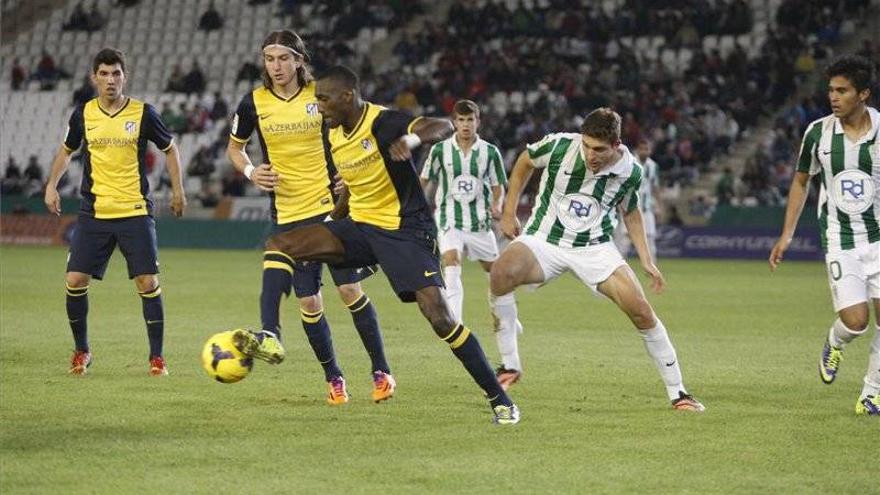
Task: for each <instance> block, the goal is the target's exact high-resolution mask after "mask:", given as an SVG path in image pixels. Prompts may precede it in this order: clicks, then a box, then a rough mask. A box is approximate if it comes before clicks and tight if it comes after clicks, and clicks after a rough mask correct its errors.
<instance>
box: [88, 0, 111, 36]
mask: <svg viewBox="0 0 880 495" xmlns="http://www.w3.org/2000/svg"><path fill="white" fill-rule="evenodd" d="M106 23H107V18H106V17H105V16H104V14H102V13H101V11H100V10H98V0H94V1H93V2H92V8H91V9H89V17H88V19H87V23H86V31H88V32H90V33H91V32H93V31H98V30H99V29H101V28H103V27H104V24H106Z"/></svg>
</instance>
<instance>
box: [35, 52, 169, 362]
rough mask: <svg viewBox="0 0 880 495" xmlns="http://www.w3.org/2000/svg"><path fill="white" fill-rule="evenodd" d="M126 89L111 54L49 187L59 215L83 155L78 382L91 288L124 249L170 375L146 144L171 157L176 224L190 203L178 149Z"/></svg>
mask: <svg viewBox="0 0 880 495" xmlns="http://www.w3.org/2000/svg"><path fill="white" fill-rule="evenodd" d="M125 82H126V75H125V56H124V55H123V54H122V52H120V51H118V50H114V49H112V48H105V49H103V50H101V51H100V52H98V54H97V55H96V56H95V58H94V61H93V62H92V83H93V84H94V85H95V88H96V89H97V92H98V96H97V97H96V98H93V99H91V100H89V101H87V102H86V103H84V104H81V105H78V106H77V107H76V109H75V110H74V111H73V114H72V115H71V117H70V121H69V123H68V128H67V136H66V137H65V139H64V144H63V145H62V146H61V149H59V150H58V153H57V154H56V155H55V160H54V161H53V162H52V171H51V172H50V174H49V181H48V183H47V184H46V195H45V202H46V207H47V208H48V209H49V211H50V212H52V213H55V214H59V215H60V214H61V200H60V198H59V196H58V189H57V187H58V181H59V180H60V179H61V176H62V175H64V172H65V171H66V170H67V167H68V165H69V164H70V155H71V154H72V153H73V152H74V151H75V150H77V149H79V148H80V147H82V154H83V157H84V161H83V167H84V170H83V178H82V185H81V187H80V190H81V192H82V202H81V206H80V212H79V218H78V220H77V225H76V231H75V233H74V235H73V239H72V240H71V243H70V253H69V255H68V260H67V276H66V277H65V281H66V283H67V317H68V319H69V321H70V328H71V330H72V331H73V340H74V344H75V347H76V350H75V351H74V353H73V358H72V359H71V363H70V370H69V372H70V373H71V374H74V375H83V374H85V373H86V370H87V369H88V367H89V365H90V364H91V362H92V354H91V352H90V350H89V341H88V336H87V326H86V317H87V316H88V311H89V301H88V295H87V293H88V289H89V282H90V281H91V279H92V277H94V278H96V279H98V280H100V279H101V278H102V277H103V276H104V271H105V270H106V269H107V262H108V261H109V260H110V255H111V254H113V250H114V249H115V248H116V246H117V245H118V246H119V250H120V251H122V254H123V256H125V261H126V263H127V264H128V276H129V278H133V279H134V283H135V285H136V286H137V291H138V294H140V297H141V302H142V304H143V311H144V320H145V321H146V324H147V336H148V337H149V341H150V357H149V359H150V371H149V373H150V375H153V376H163V375H167V374H168V369H167V368H166V366H165V359H164V358H163V357H162V339H163V335H164V320H165V316H164V310H163V308H162V295H161V294H162V289H161V288H159V277H158V273H159V262H158V248H157V244H156V223H155V221H154V220H153V203H152V201H150V198H149V184H148V182H147V171H146V163H145V161H144V156H145V153H146V149H147V141H152V142H153V144H155V145H156V146H157V147H158V148H159V149H160V150H162V152H164V153H165V164H166V166H167V167H168V175H169V176H170V177H171V190H172V196H171V211H172V212H173V213H174V215H175V216H178V217H179V216H181V215H182V214H183V210H184V208H185V207H186V197H185V196H184V193H183V185H182V184H183V180H182V176H181V174H180V157H179V154H178V151H177V145H175V144H174V140H173V138H172V136H171V134H170V133H169V132H168V129H166V127H165V124H164V123H163V122H162V119H161V118H160V117H159V113H158V112H157V111H156V109H155V108H153V107H152V106H151V105H148V104H146V103H144V102H142V101H138V100H135V99H134V98H131V97H128V96H125V95H124V94H123V91H124V89H125Z"/></svg>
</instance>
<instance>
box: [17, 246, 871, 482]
mask: <svg viewBox="0 0 880 495" xmlns="http://www.w3.org/2000/svg"><path fill="white" fill-rule="evenodd" d="M160 255H161V261H162V275H161V282H162V287H163V297H164V299H165V310H166V340H165V347H166V357H167V360H168V363H169V368H170V371H171V375H170V376H169V377H167V378H160V379H157V378H151V377H149V376H147V339H146V332H145V330H144V323H143V319H142V316H141V304H140V301H139V298H138V297H137V295H136V293H135V289H134V285H133V283H132V282H130V281H129V280H128V279H127V277H126V273H125V264H124V262H123V260H122V258H121V256H120V255H119V254H118V253H117V254H115V255H114V258H113V261H112V262H111V266H110V268H109V270H108V274H107V277H106V279H105V280H104V281H102V282H94V283H93V284H92V286H91V289H90V291H89V298H90V299H89V300H90V305H91V311H90V314H89V320H90V321H89V327H90V336H91V344H92V351H93V353H94V355H95V361H94V363H93V366H92V368H91V370H90V373H89V375H88V376H86V377H82V378H77V377H71V376H68V375H67V374H66V370H67V365H68V359H69V357H70V352H71V349H72V346H73V344H72V339H71V337H70V331H69V329H68V326H67V321H66V315H65V310H64V285H63V272H64V263H65V251H64V250H62V249H58V248H33V247H29V248H17V247H3V248H2V251H0V270H2V272H0V274H2V277H0V283H2V298H0V304H2V317H0V366H2V369H0V429H2V430H0V433H2V434H0V466H2V467H0V492H2V493H4V494H13V493H16V494H17V493H108V494H116V493H139V492H145V491H151V492H157V493H205V494H217V493H437V492H445V493H533V492H541V493H636V492H639V493H871V492H875V491H876V490H877V489H878V484H877V474H876V454H877V441H878V439H880V422H878V421H877V420H874V419H873V418H860V417H856V416H855V415H854V407H855V402H856V398H857V396H858V393H859V391H860V387H861V380H862V377H863V375H864V372H865V365H866V362H867V347H868V343H869V339H868V338H862V339H860V340H858V341H856V342H854V343H853V344H852V345H851V346H850V347H849V348H847V351H846V354H845V357H844V361H843V364H842V368H841V375H840V376H839V378H838V381H837V382H836V383H835V384H834V385H832V386H826V385H823V384H821V383H820V381H819V378H818V374H817V370H816V363H817V359H818V355H819V352H820V350H821V346H822V342H823V339H824V336H825V332H826V331H827V328H828V326H829V325H830V323H831V321H832V318H833V312H832V309H831V305H830V297H829V294H828V287H827V283H826V280H825V275H824V269H823V266H822V265H821V263H795V262H787V263H785V264H784V265H783V266H782V268H781V270H780V271H779V272H777V273H776V274H773V275H771V274H770V273H769V272H768V270H767V267H766V263H762V262H735V261H675V260H661V263H660V265H661V269H663V270H664V272H665V274H666V277H667V280H668V282H669V288H668V291H667V292H666V293H665V294H662V295H659V296H657V295H650V296H649V297H650V299H651V301H652V302H653V303H654V305H655V307H656V309H657V311H658V313H659V315H660V316H661V318H662V319H663V320H664V322H665V323H666V326H667V327H668V328H669V331H670V334H671V336H672V340H673V342H674V343H675V345H676V347H677V350H678V355H679V359H680V360H681V362H682V365H683V371H684V376H685V383H686V385H687V386H688V387H689V389H690V390H691V392H693V393H694V394H695V395H696V396H697V397H699V398H700V399H701V400H702V401H704V403H705V404H706V406H707V408H708V410H707V412H706V413H705V414H703V415H694V414H687V413H676V412H674V411H672V410H671V409H670V408H669V404H668V403H667V401H666V396H665V393H664V390H663V386H662V383H661V381H660V378H659V377H658V375H657V373H656V372H655V370H654V368H653V365H652V363H651V362H650V360H649V359H648V357H647V355H646V353H645V351H644V349H643V347H642V343H641V339H640V338H639V337H638V336H637V335H636V333H635V331H634V330H633V329H632V327H631V326H630V324H629V323H628V321H626V319H625V317H624V316H623V315H622V314H621V313H620V312H619V311H618V310H617V309H616V308H615V307H614V306H613V305H612V304H611V303H609V302H608V301H604V300H602V299H599V298H597V297H594V296H593V295H592V294H591V293H590V292H589V291H588V290H587V289H585V288H584V287H583V286H581V285H580V284H579V283H577V281H576V280H575V279H574V278H573V277H570V276H566V277H564V278H563V279H561V280H558V281H556V282H554V283H553V284H551V285H549V286H547V287H544V288H542V289H540V290H538V291H537V292H522V291H521V292H520V293H519V294H518V300H519V304H520V317H521V320H522V322H523V324H524V326H525V334H524V335H523V336H522V338H521V340H520V350H521V355H522V357H523V362H524V366H525V367H526V373H525V375H524V377H523V380H522V381H521V382H520V383H519V384H517V385H516V386H515V387H514V389H513V391H512V395H513V397H514V399H515V400H516V401H517V403H518V404H519V406H520V408H521V410H522V414H523V420H522V422H521V423H520V424H519V425H516V426H514V427H496V426H493V425H492V424H491V422H490V419H491V416H490V411H489V408H488V407H487V405H486V403H485V402H484V400H483V399H482V397H481V394H480V392H479V390H478V388H477V386H476V385H475V384H474V383H473V382H472V381H471V380H470V378H469V377H468V376H467V375H466V373H465V371H464V370H463V368H462V367H461V366H460V364H459V363H458V361H457V360H456V359H454V358H453V356H452V355H451V353H450V352H449V350H448V347H447V346H446V345H444V344H442V343H441V342H440V341H439V340H438V339H437V338H436V337H435V336H434V335H433V333H432V332H431V331H430V329H429V327H428V325H427V323H426V322H425V321H424V320H423V319H422V317H421V316H420V315H419V313H418V309H417V308H416V306H415V305H411V304H408V305H403V304H401V303H399V302H398V301H397V299H396V298H395V297H394V296H393V294H392V293H391V291H390V289H389V286H388V283H387V281H386V280H385V278H384V276H383V275H379V276H377V277H373V278H372V279H370V280H369V281H367V282H366V283H365V288H366V290H367V292H368V294H369V295H370V297H371V298H372V300H373V301H374V303H375V304H376V307H377V309H378V311H379V317H380V320H381V323H382V327H383V331H384V335H385V343H386V348H387V354H388V356H389V360H390V362H391V366H392V368H393V371H394V374H395V376H396V378H397V381H398V393H397V395H396V396H395V397H394V398H393V399H392V400H391V401H389V402H387V403H383V404H378V405H377V404H373V403H372V402H370V400H369V391H370V379H369V372H370V370H369V361H368V359H367V356H366V354H365V352H364V350H363V348H362V346H361V344H360V341H359V339H358V337H357V334H356V332H355V330H354V328H353V326H352V322H351V319H350V317H349V316H348V314H347V312H346V311H344V310H343V307H342V305H341V303H340V302H339V299H338V297H337V296H336V294H335V291H334V290H333V289H332V284H331V287H327V288H326V289H325V305H326V312H327V315H328V317H329V319H330V323H331V326H332V329H333V337H334V343H335V346H336V350H337V355H338V357H339V361H340V364H341V365H342V367H343V369H344V370H345V372H346V378H347V380H348V382H349V391H350V392H351V393H352V395H353V397H352V401H351V402H350V403H349V404H347V405H345V406H342V407H338V408H333V407H330V406H328V405H326V404H325V402H324V394H325V384H324V383H323V375H322V373H321V372H320V367H319V365H318V364H317V362H316V361H315V359H314V356H313V355H312V354H311V350H310V349H309V348H308V345H307V343H306V339H305V336H304V335H303V331H302V328H301V326H300V324H299V321H298V311H297V308H296V305H295V303H294V302H292V301H286V302H285V303H284V306H283V321H284V323H285V328H284V337H285V342H286V345H287V348H288V352H289V354H288V358H287V360H286V361H285V362H284V363H283V364H282V365H280V366H276V367H271V366H268V365H266V364H265V363H258V364H257V365H256V366H255V368H254V371H253V373H251V375H250V376H249V377H248V378H247V379H246V380H244V381H242V382H240V383H237V384H232V385H222V384H219V383H215V382H212V381H211V380H210V379H209V378H208V377H207V376H206V374H205V373H204V372H203V370H202V369H201V366H200V363H199V353H200V349H201V345H202V342H204V340H205V339H206V338H207V337H208V336H209V335H210V334H212V333H214V332H219V331H222V330H227V329H230V328H234V327H236V326H244V325H257V324H258V322H259V314H258V297H259V289H260V260H261V254H260V253H259V252H257V251H196V250H171V249H166V250H163V251H162V252H161V253H160ZM464 283H465V317H466V318H465V321H466V323H467V324H468V325H469V326H470V327H471V328H472V329H473V330H474V331H475V333H476V334H477V335H478V336H479V338H480V339H481V342H482V344H483V347H484V349H486V352H487V354H488V355H489V357H490V359H491V360H492V361H493V362H497V350H496V348H495V343H494V338H493V336H492V334H491V330H490V319H489V316H488V310H487V308H486V290H487V282H486V278H485V276H484V275H483V274H482V272H481V271H480V270H479V268H478V267H477V266H476V265H475V264H471V263H468V264H466V267H465V271H464ZM871 332H873V330H872V331H871Z"/></svg>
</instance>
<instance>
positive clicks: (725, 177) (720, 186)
mask: <svg viewBox="0 0 880 495" xmlns="http://www.w3.org/2000/svg"><path fill="white" fill-rule="evenodd" d="M733 181H734V179H733V170H731V169H730V167H724V172H723V173H722V174H721V178H720V179H718V183H716V184H715V198H716V199H717V201H718V204H719V205H729V204H730V201H731V200H732V199H733Z"/></svg>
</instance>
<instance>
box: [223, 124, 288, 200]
mask: <svg viewBox="0 0 880 495" xmlns="http://www.w3.org/2000/svg"><path fill="white" fill-rule="evenodd" d="M246 145H247V141H245V142H239V141H237V140H235V139H233V138H232V137H230V138H229V144H227V145H226V156H227V157H229V161H231V162H232V165H233V166H234V167H235V168H236V170H238V171H239V172H241V173H243V174H244V176H245V177H247V178H248V179H249V180H250V181H251V182H253V183H254V185H255V186H257V188H258V189H260V190H261V191H273V190H274V189H275V185H276V184H278V173H276V172H275V171H274V170H272V165H270V164H268V163H261V164H260V165H259V166H256V167H255V166H254V164H253V163H251V159H250V157H249V156H248V154H247V151H245V146H246Z"/></svg>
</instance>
